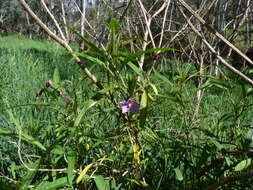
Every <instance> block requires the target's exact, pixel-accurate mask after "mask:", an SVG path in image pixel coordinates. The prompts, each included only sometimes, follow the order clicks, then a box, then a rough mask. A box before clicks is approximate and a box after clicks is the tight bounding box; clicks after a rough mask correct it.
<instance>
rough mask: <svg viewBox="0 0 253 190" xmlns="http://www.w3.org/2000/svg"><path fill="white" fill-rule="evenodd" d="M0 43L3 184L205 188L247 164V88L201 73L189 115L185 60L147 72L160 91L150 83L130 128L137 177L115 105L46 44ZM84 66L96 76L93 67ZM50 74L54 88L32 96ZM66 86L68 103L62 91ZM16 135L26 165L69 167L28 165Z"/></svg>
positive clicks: (244, 185)
mask: <svg viewBox="0 0 253 190" xmlns="http://www.w3.org/2000/svg"><path fill="white" fill-rule="evenodd" d="M0 40H3V41H5V42H6V44H4V45H2V46H1V45H0V48H1V52H0V87H1V88H0V106H1V107H0V109H1V112H0V120H1V124H0V130H1V136H0V150H1V151H0V157H1V159H0V160H1V161H0V171H1V174H0V175H2V176H5V177H8V178H10V179H12V180H14V181H15V182H16V183H14V182H13V181H11V180H8V179H7V178H1V180H0V183H2V185H3V186H5V187H6V189H8V188H9V189H12V188H19V189H57V188H59V189H64V188H65V189H137V188H146V189H179V190H181V189H205V187H207V186H208V185H210V184H213V183H216V182H218V181H220V180H222V179H223V178H224V176H233V175H237V174H239V173H240V172H241V171H242V172H243V171H250V169H251V168H252V165H251V164H249V165H247V164H245V160H247V159H249V157H248V153H249V151H250V149H251V145H250V141H251V140H249V141H248V140H247V139H246V138H245V137H246V135H247V132H248V130H249V128H250V125H251V120H252V95H251V91H252V88H251V87H249V86H247V85H246V84H243V83H242V82H240V81H238V80H237V79H235V77H231V76H230V77H228V79H227V81H221V80H219V79H217V78H212V77H211V76H209V77H205V80H206V83H205V84H206V85H205V86H203V88H204V90H205V92H204V93H205V94H204V96H203V99H202V101H201V107H200V112H199V116H198V117H197V119H194V120H192V115H193V112H194V106H195V93H196V91H197V90H198V89H197V88H196V87H195V85H194V82H193V80H189V77H191V76H194V75H195V74H196V71H195V70H194V67H193V66H192V64H191V63H178V62H176V61H171V60H166V61H165V65H164V67H163V68H159V69H157V73H156V74H154V75H152V76H150V79H149V80H150V81H151V82H152V84H155V87H156V88H157V89H158V95H157V94H156V93H155V92H153V91H155V90H154V87H153V88H151V87H149V88H148V92H149V95H150V96H151V97H149V98H150V99H152V101H151V102H152V103H151V104H150V108H149V110H148V112H147V116H148V117H147V120H146V123H145V125H143V126H141V127H139V128H138V129H137V133H138V139H139V142H138V143H139V144H138V146H139V147H140V155H139V156H140V167H141V169H140V171H141V173H140V172H139V171H138V170H136V169H134V168H133V166H132V165H133V163H132V162H133V159H132V157H133V155H134V151H133V148H132V147H131V145H130V140H131V138H130V137H129V135H128V133H127V130H126V128H125V124H124V123H123V122H120V120H119V118H120V117H121V116H120V115H119V114H118V111H119V108H117V107H115V106H114V105H112V104H111V103H110V102H108V101H106V100H104V99H103V97H104V93H105V92H103V91H99V92H98V91H97V90H94V88H93V86H92V85H91V84H90V82H89V81H88V80H87V79H86V78H85V77H84V76H83V73H82V71H80V70H79V69H78V68H77V66H76V65H75V64H74V63H72V60H71V58H70V56H69V55H67V54H64V53H62V52H61V53H59V52H58V50H57V46H55V45H54V44H51V43H48V42H44V41H30V42H29V40H27V39H23V37H21V38H20V37H18V38H16V37H13V36H11V37H5V39H0ZM26 43H27V44H29V45H26ZM0 44H2V43H0ZM12 44H13V45H12ZM42 44H43V45H42ZM48 44H50V47H51V48H48ZM24 46H25V48H24ZM168 64H172V65H173V66H172V67H169V66H168ZM90 65H91V67H90V68H91V70H92V71H93V72H95V73H96V74H100V75H104V73H105V72H104V73H102V74H101V71H104V70H102V69H101V67H99V66H94V67H93V65H92V64H91V63H90ZM88 66H89V65H88ZM123 69H124V68H123V67H122V70H123ZM127 72H129V71H127ZM131 72H133V71H132V70H131ZM131 72H129V73H131ZM127 77H129V78H130V76H127ZM127 77H126V78H127ZM129 78H127V79H129ZM124 79H125V78H124ZM49 80H51V81H52V82H53V83H54V88H46V89H45V92H44V93H43V94H42V95H41V98H40V101H37V102H36V94H37V92H38V91H39V90H41V88H43V87H44V86H45V84H46V82H48V81H49ZM103 80H104V81H107V79H103ZM104 81H103V82H104ZM130 82H131V81H130ZM104 83H106V82H104ZM109 88H113V87H111V86H109ZM64 89H65V91H66V93H67V95H68V96H69V97H70V98H71V101H67V102H66V101H65V100H64V98H63V96H62V95H61V94H60V92H61V91H62V90H64ZM106 90H107V91H108V89H104V91H106ZM118 93H119V92H118V91H115V94H118ZM117 98H118V99H119V100H120V99H121V98H122V97H117ZM95 103H96V104H95ZM12 115H13V117H12ZM132 119H133V122H134V119H136V118H132ZM17 123H19V125H20V126H21V130H20V129H19V128H18V127H17ZM2 130H3V131H5V132H6V131H8V132H11V133H13V134H12V135H10V134H6V133H4V132H3V131H2ZM20 131H21V132H22V134H23V135H27V136H29V138H30V139H29V138H25V136H22V138H21V139H22V144H21V145H22V147H21V149H22V152H21V154H22V157H23V159H24V160H25V162H26V163H30V165H29V167H31V168H36V167H38V168H40V169H41V168H49V169H50V168H51V169H55V168H58V169H59V168H67V170H65V171H64V172H57V171H54V172H43V171H37V172H32V171H29V170H27V169H26V168H25V167H24V165H23V164H22V163H21V162H20V158H19V155H18V153H17V152H18V148H17V143H18V135H19V134H20ZM22 134H21V135H22ZM31 138H32V139H31ZM250 138H252V137H250ZM230 151H236V152H237V155H236V156H235V155H233V154H231V153H230ZM242 161H244V162H242ZM238 164H239V165H238ZM243 164H244V165H243ZM82 175H83V176H82ZM251 183H252V180H250V179H246V180H243V181H240V180H238V181H237V182H235V183H232V184H230V185H229V186H228V188H229V189H250V188H251ZM13 186H15V187H13ZM50 187H51V188H50ZM224 189H226V187H224Z"/></svg>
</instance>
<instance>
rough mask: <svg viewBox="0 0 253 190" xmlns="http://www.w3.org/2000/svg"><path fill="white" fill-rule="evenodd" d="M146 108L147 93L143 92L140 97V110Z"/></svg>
mask: <svg viewBox="0 0 253 190" xmlns="http://www.w3.org/2000/svg"><path fill="white" fill-rule="evenodd" d="M146 107H148V93H147V91H146V90H144V91H143V93H142V95H141V108H146Z"/></svg>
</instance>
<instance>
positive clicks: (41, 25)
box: [18, 0, 103, 89]
mask: <svg viewBox="0 0 253 190" xmlns="http://www.w3.org/2000/svg"><path fill="white" fill-rule="evenodd" d="M18 1H19V3H20V4H21V6H22V7H23V8H24V9H25V10H26V12H27V13H28V14H29V15H30V16H31V17H32V18H33V19H34V20H35V21H36V23H37V24H38V25H39V26H40V27H41V28H42V29H43V30H45V32H46V33H47V34H48V35H49V36H50V37H51V38H52V39H54V40H55V41H56V42H57V43H59V44H60V45H62V46H63V47H64V48H65V49H66V50H67V51H69V52H70V53H71V55H72V56H73V58H74V60H75V62H76V63H77V64H78V65H79V67H80V68H81V69H82V70H83V72H84V73H85V74H86V75H87V77H88V78H89V79H90V80H91V81H92V82H93V83H94V84H96V86H97V87H98V88H100V89H102V88H103V86H102V85H101V83H100V82H99V81H98V79H97V78H96V76H94V75H93V74H92V73H91V72H90V71H89V70H88V69H87V68H86V67H85V66H84V64H83V63H82V62H81V60H80V59H79V57H78V56H77V55H76V54H75V53H74V52H73V50H72V48H71V47H70V46H69V45H68V43H67V42H66V41H65V40H62V39H61V38H59V37H58V36H57V35H56V34H54V33H53V32H52V31H51V30H50V29H49V28H48V27H47V26H46V25H45V24H44V23H43V22H42V21H41V20H40V19H39V18H38V16H37V15H36V14H35V13H34V12H33V11H32V9H31V8H30V7H29V5H28V4H27V3H26V1H25V0H18Z"/></svg>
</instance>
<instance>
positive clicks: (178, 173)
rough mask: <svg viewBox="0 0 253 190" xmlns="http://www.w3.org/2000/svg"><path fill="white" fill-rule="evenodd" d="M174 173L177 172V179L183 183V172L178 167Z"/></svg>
mask: <svg viewBox="0 0 253 190" xmlns="http://www.w3.org/2000/svg"><path fill="white" fill-rule="evenodd" d="M174 171H175V174H176V179H177V180H178V181H182V180H183V179H184V177H183V174H182V172H181V170H180V169H179V168H178V167H177V168H175V169H174Z"/></svg>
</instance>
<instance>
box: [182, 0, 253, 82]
mask: <svg viewBox="0 0 253 190" xmlns="http://www.w3.org/2000/svg"><path fill="white" fill-rule="evenodd" d="M178 1H181V0H178ZM179 10H180V12H181V13H182V15H183V16H184V17H185V19H186V20H187V22H188V24H189V26H190V27H191V29H192V30H193V32H195V33H196V35H197V36H199V37H200V39H201V40H202V41H203V43H204V44H205V45H206V46H207V48H208V49H209V50H210V51H211V52H212V53H213V54H214V55H215V56H216V58H217V59H219V60H220V62H221V63H222V64H223V65H224V66H226V67H227V68H228V69H230V70H231V71H232V72H234V73H236V74H237V75H239V76H240V77H241V78H243V79H244V80H245V81H246V82H248V83H249V84H250V85H251V86H253V81H252V80H251V79H250V78H249V77H247V76H246V75H244V74H243V73H242V72H240V71H239V70H237V69H236V68H234V67H233V66H232V65H230V64H229V63H227V61H226V60H225V59H223V58H222V57H221V56H220V55H219V54H218V53H217V52H216V51H215V49H214V48H213V47H212V46H211V44H209V43H208V42H207V41H206V39H205V38H204V37H203V35H202V34H200V32H199V31H198V30H197V28H196V27H195V26H194V25H193V24H192V23H191V21H190V20H189V19H188V18H187V16H186V15H185V14H184V12H183V10H182V9H181V8H179ZM230 47H231V46H230ZM233 47H235V46H233ZM231 48H232V47H231ZM236 49H237V48H236ZM237 50H238V51H240V50H239V49H237ZM240 52H241V51H240ZM241 54H243V53H242V52H241ZM243 55H244V54H243ZM245 56H246V55H245ZM246 57H247V56H246ZM247 58H248V57H247ZM248 59H249V58H248ZM249 60H250V59H249ZM250 61H251V60H250ZM251 62H252V61H251Z"/></svg>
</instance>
